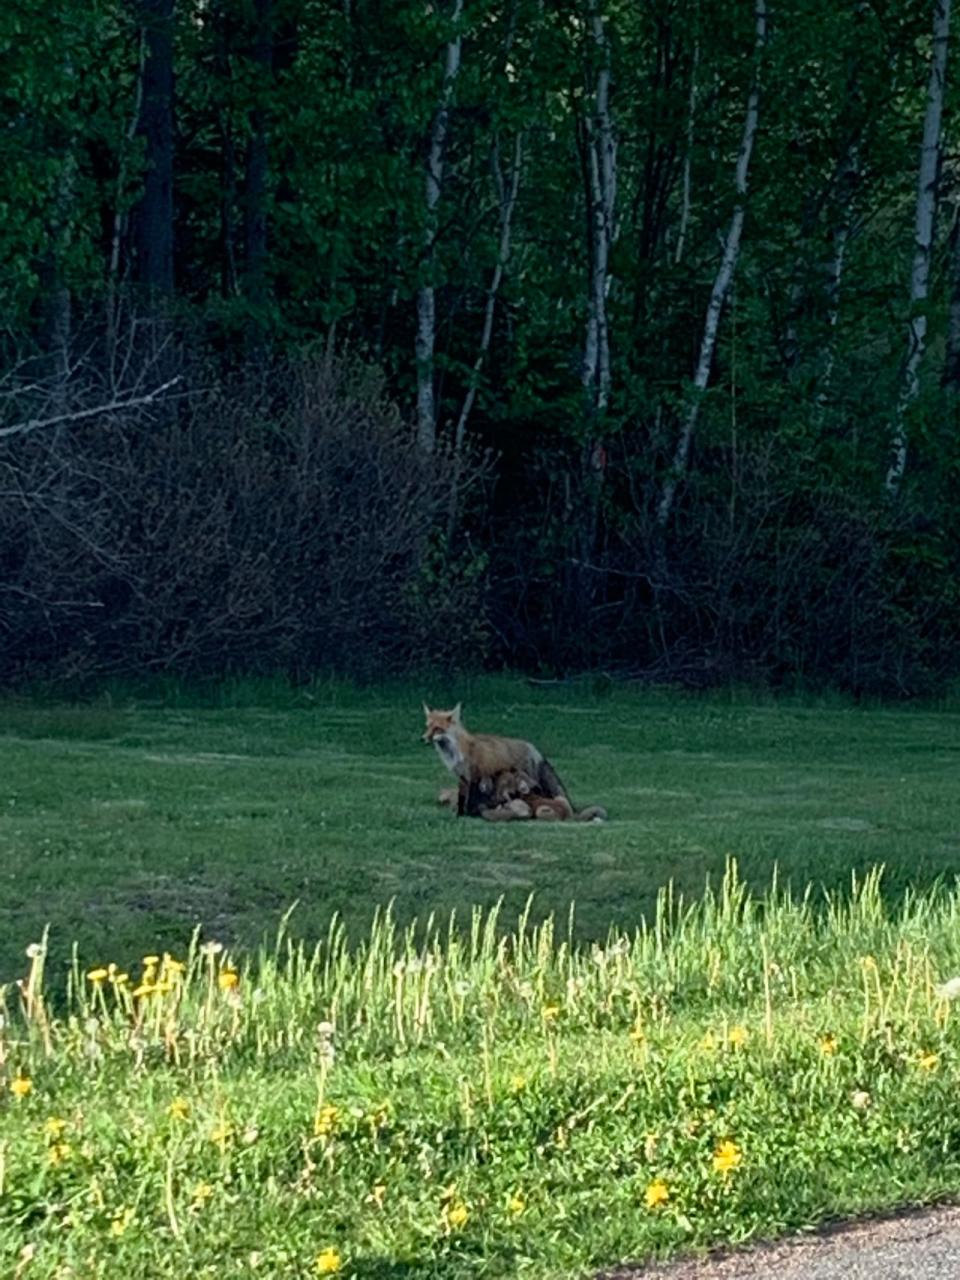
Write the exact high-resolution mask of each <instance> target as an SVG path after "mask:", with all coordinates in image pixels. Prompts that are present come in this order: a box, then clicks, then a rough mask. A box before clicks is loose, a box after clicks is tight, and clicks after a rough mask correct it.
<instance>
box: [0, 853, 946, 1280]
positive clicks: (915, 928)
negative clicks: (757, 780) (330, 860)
mask: <svg viewBox="0 0 960 1280" xmlns="http://www.w3.org/2000/svg"><path fill="white" fill-rule="evenodd" d="M502 924H503V922H502V921H501V920H500V919H499V918H498V913H497V911H496V909H494V910H492V911H490V912H480V911H477V912H476V913H475V914H474V916H473V918H472V920H471V922H470V926H469V928H468V929H466V930H465V931H462V932H461V931H458V930H456V929H455V928H450V927H448V926H447V924H446V923H444V924H443V925H440V924H438V923H437V922H434V921H428V922H426V923H425V927H424V930H423V932H422V938H421V940H419V941H418V940H417V937H416V936H415V931H414V930H413V929H412V928H409V929H406V930H403V929H400V928H398V926H397V925H396V924H395V922H394V921H393V919H392V918H391V916H390V915H389V913H385V914H383V915H380V916H379V917H378V918H377V919H376V920H375V922H374V924H373V926H372V928H371V931H370V934H369V937H368V938H367V939H366V940H365V941H364V942H363V943H362V944H361V945H359V946H357V947H355V948H350V947H348V946H347V944H346V941H345V937H344V932H343V929H342V927H341V926H340V925H339V924H337V923H334V925H333V926H332V927H331V929H330V932H329V934H328V936H327V937H326V938H325V939H324V940H323V941H322V942H321V943H319V944H318V945H316V946H315V947H314V948H311V949H308V948H307V947H305V946H304V944H303V943H302V942H294V941H292V940H291V939H289V938H288V937H287V936H286V934H285V932H284V930H283V929H281V931H280V934H279V936H278V938H277V940H276V943H275V945H274V946H273V947H272V948H270V949H266V948H263V949H261V950H260V951H259V952H258V953H257V955H256V956H251V957H249V958H248V959H247V960H246V961H243V962H237V961H236V960H235V959H234V957H233V956H232V955H231V953H230V952H229V950H228V949H227V948H224V947H223V946H222V944H220V943H219V941H218V940H213V939H211V940H203V939H201V938H200V937H199V936H197V937H196V938H195V939H194V941H193V943H192V944H191V946H190V947H189V948H188V950H187V952H186V953H185V954H184V955H183V956H182V957H180V958H175V957H173V956H171V955H169V954H167V955H148V956H145V957H143V959H142V961H141V963H140V964H139V965H138V966H137V969H136V971H135V972H129V973H128V972H123V971H120V970H119V969H117V968H116V967H115V966H114V965H112V964H109V963H107V964H104V965H101V966H98V967H96V968H92V969H87V970H84V969H82V968H81V967H80V966H79V965H78V964H75V965H74V966H73V968H72V970H71V973H70V976H69V983H68V986H69V990H68V995H67V1003H66V1006H65V1008H64V1011H63V1012H62V1013H60V1014H54V1013H53V1012H52V1011H51V1008H50V1003H49V1000H48V993H47V984H46V981H45V975H44V963H45V958H46V945H45V942H44V941H42V940H41V941H38V942H37V943H35V944H34V945H32V946H31V947H30V955H29V961H28V964H29V970H28V973H27V976H26V978H25V980H24V981H23V983H22V985H21V987H20V988H19V989H18V988H16V987H14V988H8V989H7V990H6V992H5V995H4V1005H3V1010H2V1016H3V1030H2V1033H0V1057H2V1063H3V1068H2V1069H3V1079H4V1088H3V1091H2V1093H0V1108H2V1135H3V1136H2V1139H0V1268H2V1271H3V1274H5V1275H17V1276H27V1275H29V1276H34V1275H38V1276H58V1277H67V1276H78V1277H79V1276H117V1275H125V1276H129V1277H134V1276H136V1277H145V1278H146V1277H170V1278H171V1280H174V1278H178V1280H179V1277H182V1276H184V1275H190V1276H211V1277H212V1276H238V1277H239V1276H247V1275H251V1274H254V1275H256V1274H261V1275H268V1276H290V1277H300V1276H308V1275H324V1274H336V1273H342V1274H343V1275H356V1276H377V1277H396V1276H450V1277H455V1276H457V1277H459V1276H469V1275H477V1276H504V1275H529V1276H543V1277H547V1276H561V1275H563V1276H575V1275H583V1274H588V1273H589V1272H590V1271H592V1270H597V1269H599V1268H601V1267H602V1266H603V1265H605V1264H611V1263H613V1262H615V1261H617V1260H618V1259H631V1258H633V1259H641V1258H645V1257H650V1256H652V1255H657V1254H663V1253H665V1252H669V1251H672V1250H676V1249H681V1248H691V1247H696V1246H702V1245H707V1244H709V1243H711V1242H714V1241H718V1240H724V1241H734V1242H739V1241H744V1240H747V1239H750V1238H752V1237H755V1236H758V1235H765V1234H768V1233H772V1232H778V1231H783V1230H786V1229H789V1228H793V1227H801V1226H805V1225H807V1224H809V1223H812V1222H816V1221H818V1220H820V1219H822V1218H824V1217H826V1216H830V1215H835V1214H842V1213H850V1212H854V1211H857V1210H863V1209H868V1208H870V1209H875V1208H880V1207H882V1206H886V1205H889V1204H891V1203H895V1202H901V1201H908V1202H918V1201H924V1200H931V1199H935V1198H936V1197H938V1196H940V1195H943V1194H944V1193H946V1192H949V1191H955V1190H956V1187H957V1185H958V1179H960V1101H958V1098H960V1090H958V1085H960V1032H958V1025H960V1024H958V1020H957V1017H956V1016H954V1015H953V1013H952V1005H951V1001H952V999H953V997H955V996H956V995H957V994H958V991H960V982H958V981H957V980H955V979H951V977H950V975H953V974H955V973H956V972H958V971H960V969H958V966H960V954H958V951H960V943H958V938H960V927H958V926H960V895H958V894H957V893H948V892H945V891H936V890H934V891H930V892H927V893H925V894H922V895H917V896H913V895H908V897H907V900H906V901H905V902H904V903H903V904H902V905H901V906H900V907H899V908H898V909H896V910H895V911H891V910H890V909H889V908H888V907H887V906H885V905H884V903H883V900H882V897H881V895H880V893H879V876H878V875H871V876H869V877H868V878H867V879H866V880H865V881H862V882H858V883H857V884H856V885H855V886H854V888H853V892H852V894H850V895H849V896H848V897H846V898H844V899H842V900H841V899H840V898H836V899H832V900H831V901H830V902H829V903H828V904H827V908H826V910H825V911H817V910H815V909H814V906H813V903H812V902H811V899H810V897H809V896H807V897H803V898H797V897H794V896H792V895H791V894H790V893H788V892H780V891H778V890H777V889H775V888H774V889H772V890H771V891H770V892H769V893H768V894H767V895H766V896H765V897H764V898H763V899H762V900H760V901H757V900H754V899H752V898H751V897H750V896H749V895H748V894H747V892H746V890H745V887H744V885H743V884H742V882H741V881H740V880H739V879H738V876H737V871H736V867H735V865H733V864H731V865H730V867H729V868H728V871H727V874H726V877H725V879H724V881H723V884H722V886H721V887H720V888H719V890H718V891H717V892H716V893H713V892H709V891H708V893H707V894H706V896H705V897H704V898H702V899H701V900H700V901H698V902H695V903H691V904H689V905H684V904H683V903H682V902H678V901H677V900H676V899H675V898H674V897H673V896H672V895H671V893H670V891H669V889H665V890H663V891H662V892H661V894H660V897H659V901H658V907H657V911H656V914H655V917H654V918H653V919H652V920H651V921H650V923H649V925H647V926H644V927H641V928H640V929H639V930H637V931H636V932H635V933H633V934H632V935H626V934H620V933H617V934H611V935H610V936H609V937H607V938H606V939H605V941H604V942H603V943H602V944H599V943H598V944H594V945H593V946H592V947H578V946H576V945H574V944H572V943H571V941H570V938H569V936H568V933H567V932H566V931H563V932H561V933H560V934H558V933H557V931H556V928H555V926H554V924H553V922H551V921H547V922H544V923H541V924H539V925H531V923H530V922H529V919H528V918H527V916H526V915H525V914H524V915H522V916H521V917H520V919H519V920H518V921H517V922H516V923H515V925H514V926H513V928H512V929H509V930H507V931H506V932H504V931H503V929H502V927H501V926H502Z"/></svg>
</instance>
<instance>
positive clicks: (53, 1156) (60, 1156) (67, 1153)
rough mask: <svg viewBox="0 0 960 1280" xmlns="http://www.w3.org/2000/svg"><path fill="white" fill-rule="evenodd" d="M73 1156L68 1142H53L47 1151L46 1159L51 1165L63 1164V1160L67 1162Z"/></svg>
mask: <svg viewBox="0 0 960 1280" xmlns="http://www.w3.org/2000/svg"><path fill="white" fill-rule="evenodd" d="M72 1155H73V1147H71V1145H70V1143H69V1142H55V1143H54V1144H53V1146H52V1147H50V1149H49V1150H48V1151H47V1159H48V1160H49V1161H50V1163H51V1164H54V1165H56V1164H63V1162H64V1160H69V1159H70V1157H71V1156H72Z"/></svg>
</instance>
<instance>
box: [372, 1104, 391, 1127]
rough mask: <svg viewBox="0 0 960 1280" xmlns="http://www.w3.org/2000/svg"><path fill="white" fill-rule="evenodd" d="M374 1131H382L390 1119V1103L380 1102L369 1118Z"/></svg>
mask: <svg viewBox="0 0 960 1280" xmlns="http://www.w3.org/2000/svg"><path fill="white" fill-rule="evenodd" d="M368 1119H369V1121H370V1127H371V1128H372V1129H382V1128H383V1127H384V1125H386V1124H387V1122H388V1121H389V1119H390V1103H389V1102H386V1101H384V1102H378V1103H377V1105H376V1106H375V1107H374V1109H373V1110H372V1111H371V1113H370V1115H369V1116H368Z"/></svg>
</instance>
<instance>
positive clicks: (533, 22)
mask: <svg viewBox="0 0 960 1280" xmlns="http://www.w3.org/2000/svg"><path fill="white" fill-rule="evenodd" d="M949 17H950V12H949V0H871V2H867V0H863V2H861V0H850V2H849V3H837V0H649V2H646V3H637V0H630V2H629V3H628V2H626V0H622V2H621V0H566V2H565V3H552V2H551V0H442V2H438V3H426V2H425V0H416V2H414V3H410V2H409V0H394V2H393V3H390V4H380V3H376V2H375V0H336V3H326V2H325V0H297V2H296V3H294V0H103V2H102V3H98V4H96V5H94V4H89V3H84V2H83V0H52V3H50V4H48V5H42V6H38V5H36V4H33V3H28V2H27V0H11V2H10V3H9V4H7V5H6V6H4V8H3V12H2V14H0V51H2V52H0V97H2V119H3V128H2V130H0V162H2V173H3V178H2V181H3V188H2V196H0V203H2V216H0V263H2V275H0V313H2V315H3V319H4V326H3V335H2V338H0V359H2V369H0V376H2V382H0V645H2V652H0V674H2V675H3V676H5V677H6V678H8V679H13V678H23V677H29V676H33V675H37V674H53V675H60V676H63V675H75V676H86V675H95V674H98V673H107V672H119V671H128V672H130V671H141V670H161V669H167V670H179V671H184V672H211V671H218V670H278V669H284V670H290V671H293V672H296V673H300V674H306V673H309V672H310V671H313V670H317V669H334V670H340V671H343V672H346V673H353V674H359V675H363V676H368V675H375V674H378V673H382V672H386V671H402V670H404V669H409V668H412V667H413V666H415V665H418V664H422V663H425V662H429V663H445V664H450V665H462V666H477V665H480V664H482V663H484V662H492V663H503V662H506V663H509V664H511V665H514V666H518V667H522V668H525V669H528V670H539V671H556V672H562V671H569V670H575V669H605V670H610V671H619V672H626V673H636V674H643V675H648V676H650V677H663V678H668V679H681V680H688V681H692V680H699V681H709V680H715V679H725V678H742V677H745V676H746V677H753V678H761V679H766V680H769V681H771V682H774V683H782V682H786V681H795V680H801V681H810V682H832V683H836V684H839V685H841V686H843V687H845V688H848V689H852V690H855V691H859V692H868V691H887V692H899V693H914V692H921V691H924V690H928V689H932V688H935V687H937V685H938V684H939V683H941V682H942V681H943V680H944V679H946V678H948V677H950V676H952V675H955V674H957V673H958V671H960V657H958V646H957V645H956V641H955V637H956V635H957V633H958V628H960V574H958V569H960V564H958V558H960V557H958V545H960V542H958V534H960V507H958V504H957V503H956V502H955V501H954V494H955V491H956V487H957V484H958V480H960V438H958V426H960V415H958V407H957V400H958V395H960V220H958V216H957V209H958V207H960V206H958V198H960V187H958V183H957V176H956V174H957V168H956V164H955V161H954V153H953V152H952V144H953V142H954V141H955V137H956V131H955V123H954V122H955V121H956V119H957V111H956V97H957V95H956V93H955V92H954V90H953V84H952V80H951V77H950V75H949V71H950V66H951V63H950V57H949V52H950V50H949V41H950V30H949Z"/></svg>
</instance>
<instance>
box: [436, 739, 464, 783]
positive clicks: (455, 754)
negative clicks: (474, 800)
mask: <svg viewBox="0 0 960 1280" xmlns="http://www.w3.org/2000/svg"><path fill="white" fill-rule="evenodd" d="M433 745H434V746H435V747H436V748H437V752H438V753H439V756H440V759H441V760H442V761H443V763H444V764H445V765H446V766H447V768H448V769H449V770H450V772H451V773H455V774H456V775H457V777H458V778H465V777H466V776H467V762H466V760H464V758H463V752H462V751H461V750H460V748H459V746H458V745H457V740H456V739H455V738H453V737H451V736H450V735H449V734H447V733H441V734H439V735H438V736H437V737H436V738H434V740H433Z"/></svg>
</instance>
